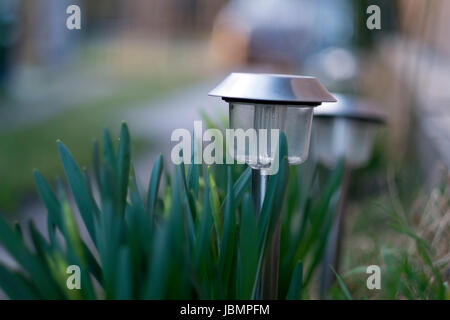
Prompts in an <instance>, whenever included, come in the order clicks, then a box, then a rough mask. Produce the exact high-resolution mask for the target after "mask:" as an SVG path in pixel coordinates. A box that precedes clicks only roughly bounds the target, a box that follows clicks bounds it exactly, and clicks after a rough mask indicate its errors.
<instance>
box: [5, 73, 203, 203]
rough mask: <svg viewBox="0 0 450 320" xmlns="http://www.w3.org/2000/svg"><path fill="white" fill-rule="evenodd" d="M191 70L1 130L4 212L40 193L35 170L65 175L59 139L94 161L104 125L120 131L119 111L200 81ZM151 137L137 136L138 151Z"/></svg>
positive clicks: (85, 159) (50, 176) (134, 84)
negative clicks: (95, 141) (94, 148)
mask: <svg viewBox="0 0 450 320" xmlns="http://www.w3.org/2000/svg"><path fill="white" fill-rule="evenodd" d="M195 80H196V79H195V76H194V75H192V74H179V73H177V74H173V73H172V74H166V75H165V76H161V75H159V76H158V77H150V78H148V79H145V80H142V79H141V80H139V81H136V82H131V83H129V84H128V85H127V86H126V87H125V88H124V87H122V88H121V89H120V90H119V91H117V92H114V93H112V94H111V95H110V96H108V97H105V98H102V99H99V100H95V101H90V102H89V103H86V104H84V105H79V106H74V107H72V108H70V109H69V110H66V111H64V112H62V113H58V115H56V116H54V117H51V118H49V119H47V120H46V121H44V122H40V123H38V124H36V125H31V126H26V127H23V128H18V129H13V130H12V131H9V132H3V133H1V134H0V141H1V145H0V177H1V179H0V182H1V183H0V211H2V212H11V211H14V210H17V208H18V206H19V203H20V201H22V200H23V199H24V197H26V196H29V195H34V194H35V188H34V182H33V178H32V171H33V169H35V168H36V169H38V170H39V171H40V172H41V173H42V174H43V175H44V176H45V177H47V178H48V179H49V180H50V181H52V180H53V179H54V178H56V177H57V176H58V175H59V176H61V174H62V167H61V164H60V161H59V156H58V153H57V148H56V140H57V139H60V140H62V141H63V142H64V143H65V144H66V145H67V146H68V147H69V148H70V150H71V151H72V153H73V154H74V156H75V158H76V160H77V161H78V162H79V164H80V165H81V166H84V165H89V164H90V163H91V156H92V152H91V150H92V144H91V142H92V141H93V138H95V137H100V136H101V130H102V129H103V128H105V127H108V128H110V129H112V133H113V134H115V133H118V130H119V128H120V120H121V119H119V118H118V117H117V111H119V110H121V111H123V110H124V109H125V108H127V107H129V106H133V105H134V104H138V103H140V102H144V101H146V100H150V99H153V98H155V97H158V96H161V95H164V94H168V93H169V92H170V91H171V90H174V89H176V88H179V87H180V86H183V85H186V84H187V83H191V82H193V81H195ZM148 144H149V141H143V140H136V139H135V140H134V141H133V150H134V151H135V152H136V151H139V150H140V149H142V147H144V146H148Z"/></svg>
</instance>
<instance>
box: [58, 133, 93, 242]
mask: <svg viewBox="0 0 450 320" xmlns="http://www.w3.org/2000/svg"><path fill="white" fill-rule="evenodd" d="M58 149H59V154H60V157H61V162H62V164H63V168H64V172H65V175H66V178H67V182H68V183H69V186H70V190H71V191H72V194H73V196H74V198H75V202H76V203H77V206H78V209H79V211H80V214H81V216H82V218H83V222H84V224H85V226H86V229H87V230H88V232H89V235H90V236H91V239H92V240H93V241H94V243H96V241H97V237H96V230H95V222H94V217H95V215H96V214H98V213H97V212H96V210H97V209H96V207H95V206H94V205H93V203H92V196H91V195H90V194H89V191H88V190H89V189H88V187H87V186H86V180H85V178H84V176H83V174H82V173H81V171H80V169H79V167H78V165H77V164H76V162H75V160H74V159H73V157H72V155H71V154H70V151H69V150H68V149H67V148H66V146H65V145H64V144H63V143H62V142H61V141H58Z"/></svg>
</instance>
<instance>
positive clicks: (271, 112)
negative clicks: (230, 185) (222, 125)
mask: <svg viewBox="0 0 450 320" xmlns="http://www.w3.org/2000/svg"><path fill="white" fill-rule="evenodd" d="M229 112H230V114H229V119H230V128H231V129H235V130H237V129H243V130H244V131H247V130H248V129H255V131H256V133H257V134H256V138H257V141H258V143H257V146H256V148H257V149H256V150H257V152H256V156H255V152H253V153H252V152H250V149H251V147H250V146H249V145H248V142H246V147H245V150H243V149H242V148H238V146H237V144H236V143H234V150H230V151H234V155H233V156H234V158H235V159H236V160H237V161H239V162H245V163H247V164H248V165H249V166H250V167H251V168H253V169H260V170H262V171H264V169H267V168H269V167H270V166H271V163H272V162H273V160H274V155H275V153H276V152H278V149H277V148H274V147H272V146H273V145H274V144H275V146H277V145H278V141H272V138H271V129H278V130H280V133H281V132H284V134H285V135H286V139H287V143H288V162H289V164H292V165H295V164H300V163H302V162H304V161H305V160H306V159H307V158H308V152H309V144H310V137H311V124H312V118H313V108H312V106H309V105H295V106H293V105H278V104H258V103H242V102H237V103H235V102H232V103H230V106H229ZM261 129H266V130H267V131H266V132H267V134H266V135H263V134H261V135H260V134H259V133H260V130H261ZM261 139H267V140H266V141H265V142H266V146H267V148H265V149H266V150H264V148H260V146H261V143H264V141H261ZM271 151H272V152H271Z"/></svg>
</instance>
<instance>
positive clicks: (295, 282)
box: [286, 261, 303, 300]
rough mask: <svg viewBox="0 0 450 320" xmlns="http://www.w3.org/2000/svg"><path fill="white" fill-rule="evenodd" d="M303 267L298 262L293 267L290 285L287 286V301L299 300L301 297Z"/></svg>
mask: <svg viewBox="0 0 450 320" xmlns="http://www.w3.org/2000/svg"><path fill="white" fill-rule="evenodd" d="M302 278H303V265H302V263H301V262H300V261H299V262H298V263H297V265H296V266H295V269H294V273H293V274H292V280H291V284H290V285H289V290H288V294H287V296H286V299H287V300H299V299H301V297H302V289H303V283H302V281H303V280H302Z"/></svg>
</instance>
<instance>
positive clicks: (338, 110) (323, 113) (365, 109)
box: [314, 94, 386, 124]
mask: <svg viewBox="0 0 450 320" xmlns="http://www.w3.org/2000/svg"><path fill="white" fill-rule="evenodd" d="M334 95H335V96H336V97H337V100H338V102H337V103H324V104H323V105H321V106H320V107H317V108H315V109H314V117H318V118H320V117H329V118H331V117H336V118H349V119H354V120H360V121H368V122H373V123H380V124H381V123H385V122H386V115H385V114H384V113H383V112H382V111H380V110H379V109H377V108H376V106H375V105H374V104H373V103H372V102H370V101H368V100H365V99H360V98H356V97H352V96H350V95H343V94H334Z"/></svg>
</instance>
